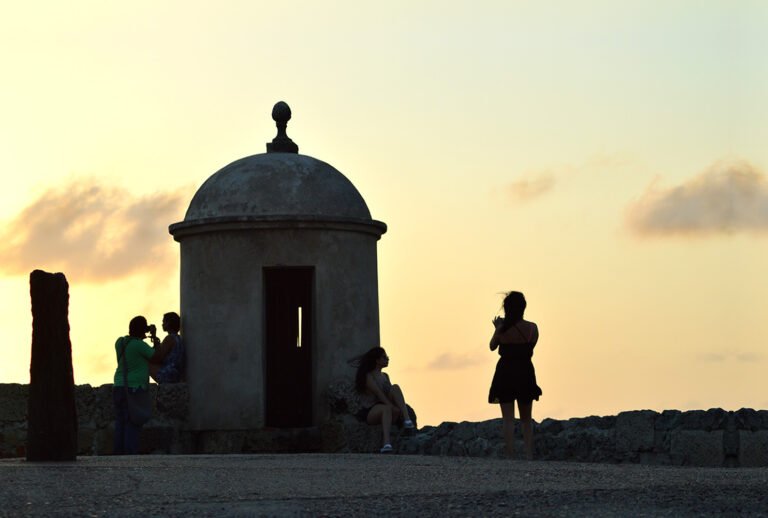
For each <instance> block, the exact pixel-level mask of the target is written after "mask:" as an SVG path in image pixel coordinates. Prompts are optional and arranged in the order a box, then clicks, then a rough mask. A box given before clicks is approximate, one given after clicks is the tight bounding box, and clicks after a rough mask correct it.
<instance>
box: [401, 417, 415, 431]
mask: <svg viewBox="0 0 768 518" xmlns="http://www.w3.org/2000/svg"><path fill="white" fill-rule="evenodd" d="M403 428H405V429H406V430H413V429H414V428H416V427H415V426H414V425H413V421H411V420H410V419H406V420H405V421H403Z"/></svg>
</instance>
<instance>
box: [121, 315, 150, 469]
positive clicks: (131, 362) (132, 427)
mask: <svg viewBox="0 0 768 518" xmlns="http://www.w3.org/2000/svg"><path fill="white" fill-rule="evenodd" d="M154 327H155V326H151V327H150V326H149V325H147V319H146V318H144V317H142V316H138V317H134V318H132V319H131V322H130V324H128V335H127V336H121V337H120V338H118V339H117V341H116V342H115V352H116V353H117V369H116V370H115V379H114V386H113V391H112V396H113V400H114V404H115V440H114V448H113V453H114V454H115V455H134V454H136V453H138V450H139V434H140V433H141V425H136V424H135V423H134V422H132V420H131V419H130V416H129V412H128V395H127V394H126V392H130V393H132V394H142V393H145V392H147V391H148V390H149V360H150V359H151V358H152V357H153V356H154V355H155V349H153V348H152V347H150V346H149V344H147V343H146V342H144V338H145V337H146V334H147V332H150V333H151V335H152V337H153V339H154V340H157V337H155V336H154V335H155V333H154ZM124 369H125V370H124ZM126 382H127V385H126ZM126 386H127V389H126Z"/></svg>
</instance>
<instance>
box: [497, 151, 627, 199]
mask: <svg viewBox="0 0 768 518" xmlns="http://www.w3.org/2000/svg"><path fill="white" fill-rule="evenodd" d="M634 163H635V160H634V159H633V158H632V157H630V156H628V155H626V154H622V153H597V154H594V155H591V156H589V157H587V158H586V159H585V160H584V161H583V162H581V163H577V164H560V165H556V166H551V167H547V168H545V169H542V170H533V171H528V172H525V173H523V174H521V175H520V177H519V179H518V180H516V181H513V182H510V183H508V184H506V185H505V186H504V188H503V192H504V195H505V199H506V200H507V201H511V202H513V203H524V202H528V201H531V200H534V199H536V198H540V197H541V196H543V195H545V194H547V193H548V192H550V191H552V190H553V189H554V188H555V186H556V185H557V184H558V182H559V181H560V179H563V178H566V177H569V176H574V175H580V176H584V175H586V174H599V175H603V174H606V173H608V172H613V171H615V170H617V169H622V168H625V167H627V166H630V165H632V164H634Z"/></svg>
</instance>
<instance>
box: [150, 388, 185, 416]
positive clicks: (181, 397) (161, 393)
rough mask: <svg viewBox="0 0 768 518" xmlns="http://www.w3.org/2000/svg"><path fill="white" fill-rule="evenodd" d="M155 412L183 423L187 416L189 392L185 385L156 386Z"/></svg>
mask: <svg viewBox="0 0 768 518" xmlns="http://www.w3.org/2000/svg"><path fill="white" fill-rule="evenodd" d="M156 402H157V412H158V414H160V415H163V416H167V417H170V418H172V419H178V420H180V421H184V420H186V419H187V416H188V415H189V390H188V389H187V384H186V383H167V384H162V385H157V399H156Z"/></svg>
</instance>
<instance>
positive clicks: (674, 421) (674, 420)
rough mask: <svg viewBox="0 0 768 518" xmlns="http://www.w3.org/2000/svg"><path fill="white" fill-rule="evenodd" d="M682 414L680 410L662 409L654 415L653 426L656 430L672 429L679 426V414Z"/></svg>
mask: <svg viewBox="0 0 768 518" xmlns="http://www.w3.org/2000/svg"><path fill="white" fill-rule="evenodd" d="M682 414H683V413H682V412H681V411H680V410H664V411H663V412H662V413H661V414H659V415H658V416H656V420H655V421H654V423H653V426H654V428H655V429H656V430H665V431H666V430H674V429H675V428H677V427H678V426H680V416H681V415H682Z"/></svg>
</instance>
